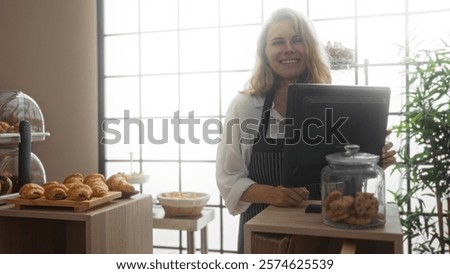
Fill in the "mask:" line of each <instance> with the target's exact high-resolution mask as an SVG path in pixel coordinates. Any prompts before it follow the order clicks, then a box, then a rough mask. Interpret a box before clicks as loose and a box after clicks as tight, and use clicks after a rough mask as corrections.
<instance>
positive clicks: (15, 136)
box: [0, 90, 50, 204]
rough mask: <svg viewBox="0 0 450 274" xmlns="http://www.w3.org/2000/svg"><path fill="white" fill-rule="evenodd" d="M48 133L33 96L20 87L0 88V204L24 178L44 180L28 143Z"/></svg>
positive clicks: (42, 167)
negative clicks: (19, 88) (20, 89)
mask: <svg viewBox="0 0 450 274" xmlns="http://www.w3.org/2000/svg"><path fill="white" fill-rule="evenodd" d="M49 135H50V134H49V133H48V132H46V131H45V121H44V116H43V115H42V111H41V109H40V108H39V106H38V104H37V103H36V101H35V100H33V99H32V98H31V97H30V96H28V95H27V94H25V93H23V92H22V91H17V90H0V204H3V203H4V202H3V200H4V199H6V198H9V197H11V196H14V195H17V192H18V191H19V188H20V185H21V184H22V183H24V182H33V183H37V184H43V183H45V181H46V175H45V169H44V166H43V165H42V163H41V161H40V160H39V158H38V157H37V156H36V155H35V154H34V153H32V152H31V143H32V142H37V141H44V140H45V138H46V137H47V136H49Z"/></svg>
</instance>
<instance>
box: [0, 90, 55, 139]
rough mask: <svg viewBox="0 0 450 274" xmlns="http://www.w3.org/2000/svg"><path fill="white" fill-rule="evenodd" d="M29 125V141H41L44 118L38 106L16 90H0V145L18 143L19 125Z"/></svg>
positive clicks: (46, 134) (43, 134)
mask: <svg viewBox="0 0 450 274" xmlns="http://www.w3.org/2000/svg"><path fill="white" fill-rule="evenodd" d="M23 120H27V121H28V122H30V124H31V140H32V141H43V140H44V139H45V137H46V136H48V135H49V133H47V132H45V123H44V116H43V115H42V112H41V109H40V108H39V106H38V104H37V103H36V102H35V101H34V100H33V99H32V98H31V97H30V96H28V95H26V94H25V93H23V92H21V91H17V90H0V144H11V143H19V142H20V136H19V123H20V121H23Z"/></svg>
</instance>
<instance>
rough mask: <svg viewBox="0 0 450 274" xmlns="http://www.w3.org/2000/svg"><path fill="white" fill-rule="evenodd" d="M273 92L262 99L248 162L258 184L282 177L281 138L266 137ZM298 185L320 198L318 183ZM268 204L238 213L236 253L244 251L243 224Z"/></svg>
mask: <svg viewBox="0 0 450 274" xmlns="http://www.w3.org/2000/svg"><path fill="white" fill-rule="evenodd" d="M273 97H274V92H271V93H270V94H268V95H267V96H266V98H265V100H264V107H263V111H262V114H261V119H262V121H261V124H260V125H259V129H258V135H257V136H256V138H255V141H254V144H253V150H252V155H251V158H250V163H249V168H248V169H249V178H250V179H252V180H253V181H255V182H257V183H258V184H263V185H271V186H279V185H280V184H281V178H282V174H281V172H282V170H283V169H282V160H283V150H284V138H283V139H270V138H266V136H267V134H266V133H267V128H268V127H269V120H270V110H271V108H272V102H273ZM298 186H299V187H300V186H304V187H306V188H307V189H308V190H309V192H310V199H314V200H320V184H310V185H308V184H306V182H299V185H298ZM267 206H268V204H265V203H264V204H262V203H253V204H251V205H250V207H249V208H248V209H247V210H246V211H245V212H243V213H242V214H241V215H240V219H239V234H238V253H243V252H244V224H245V223H246V222H247V221H249V220H250V219H251V218H253V217H254V216H256V215H257V214H258V213H260V212H261V211H263V210H264V209H265V208H266V207H267Z"/></svg>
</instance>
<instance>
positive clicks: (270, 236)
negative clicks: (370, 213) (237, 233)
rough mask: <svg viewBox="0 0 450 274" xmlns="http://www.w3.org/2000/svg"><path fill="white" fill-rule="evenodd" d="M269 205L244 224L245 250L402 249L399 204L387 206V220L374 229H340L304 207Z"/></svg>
mask: <svg viewBox="0 0 450 274" xmlns="http://www.w3.org/2000/svg"><path fill="white" fill-rule="evenodd" d="M310 203H317V204H318V203H319V202H318V201H308V202H307V203H305V205H304V206H302V207H297V208H280V207H275V206H269V207H268V208H266V209H265V210H263V211H262V212H261V213H260V214H258V215H256V216H255V217H254V218H253V219H251V220H250V221H248V222H247V223H246V224H245V226H244V233H245V235H244V237H245V239H244V252H245V253H316V254H319V253H366V254H367V253H383V254H388V253H400V254H401V253H403V234H402V227H401V224H400V218H399V213H398V209H397V206H396V205H394V204H388V205H387V207H386V224H385V225H383V226H380V227H375V228H371V229H358V230H357V229H340V228H334V227H330V226H327V225H325V224H323V223H322V220H321V215H320V214H318V213H305V207H306V206H307V205H309V204H310Z"/></svg>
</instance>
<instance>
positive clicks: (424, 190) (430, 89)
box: [394, 41, 450, 253]
mask: <svg viewBox="0 0 450 274" xmlns="http://www.w3.org/2000/svg"><path fill="white" fill-rule="evenodd" d="M442 44H443V45H442V47H440V48H439V49H435V50H420V51H416V52H415V53H411V54H410V55H409V56H410V57H409V58H407V60H406V62H407V67H408V68H409V69H408V75H407V77H408V86H407V90H408V91H409V92H407V94H406V95H407V96H406V98H407V99H406V103H405V105H404V106H403V120H402V121H401V122H400V124H399V125H397V126H395V127H394V131H396V132H397V135H398V136H401V138H400V139H401V140H402V143H403V144H402V145H401V147H400V148H399V154H398V156H399V159H398V161H397V162H398V163H397V164H396V169H397V170H400V171H401V173H402V175H403V177H404V179H405V180H406V181H408V182H409V184H408V186H407V188H406V189H401V190H400V191H398V192H396V193H394V198H395V200H396V202H397V204H398V206H399V210H400V211H401V212H402V213H403V214H402V215H401V216H402V217H401V223H402V226H403V229H404V235H405V239H407V240H408V241H409V243H410V244H411V245H410V246H411V247H412V250H411V252H415V253H449V252H450V236H449V233H450V95H449V93H450V46H449V43H447V42H445V41H442Z"/></svg>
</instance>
